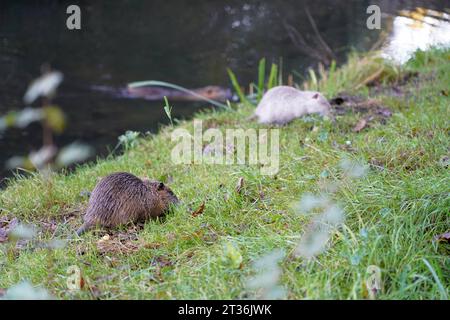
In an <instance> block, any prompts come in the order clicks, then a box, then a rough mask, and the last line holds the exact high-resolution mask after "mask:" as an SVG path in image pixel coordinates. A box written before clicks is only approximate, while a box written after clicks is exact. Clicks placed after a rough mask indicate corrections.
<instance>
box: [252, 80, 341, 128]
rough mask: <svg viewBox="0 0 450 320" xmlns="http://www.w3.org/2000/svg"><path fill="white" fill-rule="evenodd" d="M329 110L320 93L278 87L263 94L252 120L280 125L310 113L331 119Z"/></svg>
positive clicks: (326, 101)
mask: <svg viewBox="0 0 450 320" xmlns="http://www.w3.org/2000/svg"><path fill="white" fill-rule="evenodd" d="M330 109H331V106H330V104H329V103H328V100H327V99H326V98H325V97H324V96H323V95H322V94H321V93H320V92H317V91H301V90H298V89H295V88H293V87H288V86H278V87H273V88H272V89H270V90H269V91H267V92H266V93H265V94H264V96H263V98H262V99H261V101H260V102H259V104H258V106H257V107H256V110H255V113H254V114H253V116H252V118H253V119H254V118H257V119H258V122H259V123H264V124H278V125H282V124H286V123H288V122H291V121H292V120H294V119H296V118H299V117H301V116H304V115H306V114H310V113H318V114H321V115H323V116H327V117H330V118H333V116H332V115H331V112H330Z"/></svg>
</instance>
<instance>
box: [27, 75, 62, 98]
mask: <svg viewBox="0 0 450 320" xmlns="http://www.w3.org/2000/svg"><path fill="white" fill-rule="evenodd" d="M62 80H63V74H62V73H61V72H58V71H52V72H48V73H46V74H44V75H42V76H41V77H39V78H37V79H36V80H34V81H33V82H32V83H31V84H30V86H29V87H28V89H27V92H26V93H25V96H24V97H23V100H24V101H25V103H26V104H30V103H33V102H34V101H35V100H36V99H37V98H39V97H47V98H50V97H51V96H52V95H53V94H54V93H55V90H56V88H57V87H58V86H59V84H60V83H61V82H62Z"/></svg>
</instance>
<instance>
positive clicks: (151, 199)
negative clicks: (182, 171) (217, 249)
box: [77, 172, 178, 235]
mask: <svg viewBox="0 0 450 320" xmlns="http://www.w3.org/2000/svg"><path fill="white" fill-rule="evenodd" d="M177 202H178V199H177V197H176V196H175V195H174V193H173V192H172V190H170V189H169V188H168V187H167V186H166V185H165V184H164V183H162V182H159V181H152V180H149V179H142V180H141V179H140V178H138V177H136V176H134V175H132V174H130V173H126V172H118V173H113V174H111V175H109V176H107V177H104V178H102V179H101V180H100V181H99V182H98V183H97V185H96V186H95V188H94V190H93V191H92V194H91V196H90V199H89V205H88V208H87V210H86V214H85V216H84V224H83V225H82V226H81V228H80V229H78V231H77V234H78V235H80V234H82V233H84V232H85V231H87V230H89V229H90V228H91V227H94V226H97V225H98V226H102V227H107V228H110V227H115V226H118V225H121V224H126V223H129V222H138V221H145V220H147V219H149V218H155V217H159V216H162V215H163V214H164V213H165V212H166V211H167V209H168V208H169V205H170V204H176V203H177Z"/></svg>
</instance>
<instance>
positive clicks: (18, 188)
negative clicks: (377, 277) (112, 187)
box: [0, 51, 450, 299]
mask: <svg viewBox="0 0 450 320" xmlns="http://www.w3.org/2000/svg"><path fill="white" fill-rule="evenodd" d="M305 87H307V88H310V89H319V90H321V91H322V92H323V93H324V94H325V95H326V96H327V97H328V98H331V97H334V96H335V95H336V94H338V93H339V92H342V91H346V92H348V93H349V94H352V95H354V94H358V95H361V96H362V97H370V98H376V99H377V101H378V103H379V104H381V105H382V106H383V107H384V108H387V109H388V110H390V113H392V116H389V117H382V116H381V118H380V117H379V115H374V120H372V121H369V122H368V124H367V125H365V127H364V128H362V129H361V130H353V129H354V127H355V124H356V123H358V121H359V120H360V119H361V118H362V117H366V116H367V114H365V113H360V112H351V111H350V110H347V111H346V110H344V111H345V112H341V114H340V115H338V116H337V118H336V122H335V123H333V122H330V121H323V120H321V119H320V118H319V117H307V118H306V119H299V120H297V121H295V122H293V123H291V124H289V125H288V126H285V127H282V128H280V170H279V172H278V174H277V175H276V176H264V175H261V173H260V170H259V168H258V167H257V166H253V167H252V166H239V165H232V166H228V165H227V166H226V165H206V164H202V165H175V164H173V163H172V161H171V158H170V155H171V150H172V147H173V146H174V143H172V142H171V132H172V130H173V128H172V127H164V128H162V129H161V131H160V133H159V134H157V135H151V136H146V137H144V138H142V139H140V140H139V141H138V143H137V145H136V146H133V147H130V148H129V149H128V150H126V151H125V153H124V154H123V155H121V156H119V157H115V158H110V159H103V160H98V161H97V162H96V163H95V164H91V165H85V166H81V167H79V168H78V169H77V170H76V172H75V173H70V174H64V173H63V174H58V175H55V176H53V177H52V178H51V179H50V180H45V179H43V178H42V177H40V176H38V175H35V176H32V177H28V178H20V177H18V178H17V179H15V180H14V181H11V182H10V183H9V186H8V188H7V189H5V190H2V191H1V192H0V210H1V215H0V216H1V217H3V218H4V219H12V218H14V217H17V218H18V219H20V220H21V221H23V222H26V223H31V224H34V225H36V226H38V228H39V230H40V232H39V233H38V235H37V237H36V239H35V240H34V241H31V242H29V243H28V244H26V245H24V246H19V247H18V248H13V247H12V245H11V243H4V244H2V247H3V250H2V251H0V288H9V287H11V286H13V285H14V284H16V283H18V282H20V281H21V280H24V279H27V280H28V281H30V282H31V283H32V284H33V285H35V286H42V287H44V288H46V289H47V290H48V291H49V292H50V293H51V294H52V295H54V296H55V297H58V298H65V299H67V298H86V299H92V298H101V299H112V298H125V299H129V298H133V299H134V298H148V299H168V298H174V299H234V298H246V297H254V296H255V294H257V293H255V292H254V291H252V290H250V289H248V288H246V286H245V283H246V279H248V277H251V276H252V275H254V274H255V270H254V268H253V267H252V262H253V261H255V260H257V259H258V258H259V257H260V256H262V255H264V254H267V253H269V252H271V251H272V250H274V249H283V250H284V251H285V252H286V256H285V258H284V259H282V261H281V262H280V264H279V265H280V268H281V271H282V273H281V277H280V284H281V285H283V286H284V287H285V289H286V292H287V295H286V298H288V299H317V298H325V299H329V298H337V299H362V298H367V296H368V294H367V290H366V289H365V281H366V278H367V273H366V270H367V267H368V266H369V265H376V266H378V267H379V268H380V269H381V276H382V282H383V290H382V292H381V293H379V294H378V295H377V297H378V298H380V299H446V298H448V296H449V282H450V281H449V280H450V262H449V259H448V252H449V245H448V243H444V242H436V241H434V240H433V239H434V237H435V236H437V235H439V234H442V233H444V232H446V231H448V230H449V228H450V215H449V211H450V210H449V209H450V201H449V191H450V190H449V185H450V179H449V173H448V156H450V155H449V152H450V151H449V150H450V149H449V148H450V144H449V131H448V130H449V128H448V125H449V123H448V119H449V114H450V113H449V111H450V110H449V109H450V108H449V105H450V98H449V97H448V93H449V92H448V90H449V88H450V51H433V52H430V53H420V54H418V55H417V57H416V58H415V60H414V61H413V62H411V63H410V64H408V65H407V66H406V67H404V68H402V69H398V68H393V67H390V66H387V65H385V64H384V62H382V61H381V60H380V59H378V58H376V57H375V56H372V55H366V56H364V57H358V56H354V57H352V58H350V60H349V62H348V64H347V65H345V66H342V67H341V68H338V69H336V70H331V71H330V72H322V73H321V75H317V76H316V77H313V79H311V80H310V81H308V84H307V85H305ZM175 107H176V106H175ZM356 111H363V110H362V109H361V110H358V109H356ZM251 112H252V107H250V106H236V108H235V111H233V112H231V111H208V112H204V113H200V114H198V115H197V117H196V118H198V119H203V120H204V122H203V128H204V130H205V129H207V128H208V127H216V128H219V129H221V130H225V129H226V128H262V126H259V125H257V124H256V123H254V122H249V121H246V120H245V119H246V118H247V117H248V116H249V115H250V114H251ZM369 113H370V111H369ZM368 120H369V118H368ZM176 126H178V127H185V128H188V129H192V126H193V125H192V122H190V121H186V122H181V123H178V124H176ZM356 131H358V132H356ZM445 157H447V158H445ZM344 158H349V159H352V160H357V161H360V162H364V163H367V164H368V165H369V170H368V173H367V175H366V176H364V177H362V178H360V179H356V180H352V181H348V180H345V179H342V172H341V170H340V168H339V163H340V161H341V160H342V159H344ZM115 171H128V172H131V173H133V174H136V175H138V176H149V177H152V178H155V179H162V180H164V181H167V182H168V184H169V185H170V187H171V188H172V189H173V190H174V192H175V193H176V194H177V196H178V197H179V198H180V199H181V200H182V201H183V203H182V204H181V205H180V206H178V207H177V208H175V210H174V212H173V213H171V214H170V215H168V216H167V218H166V219H164V220H163V221H150V222H148V223H146V224H145V226H144V227H143V229H142V230H139V231H137V232H134V231H133V230H130V229H128V230H127V229H126V228H123V229H121V230H118V231H116V232H115V233H113V234H112V235H111V237H112V238H110V240H111V241H110V240H107V239H104V241H100V243H99V239H101V238H102V236H104V235H105V234H106V233H105V232H104V231H101V230H99V231H96V232H90V233H87V234H86V235H84V236H83V237H82V238H79V239H78V238H77V239H73V240H71V241H70V242H68V243H67V244H66V245H65V246H64V247H63V248H56V249H48V248H40V246H39V245H38V244H37V243H38V242H39V241H41V242H42V241H48V240H50V239H59V238H67V237H68V236H69V235H70V234H71V233H72V232H73V231H74V230H75V229H76V228H77V227H78V226H79V225H80V224H81V217H82V212H83V209H84V208H85V207H86V204H87V201H88V199H87V198H86V197H85V196H83V192H84V191H86V190H92V188H93V187H94V185H95V184H96V182H97V179H98V177H102V176H105V175H107V174H109V173H111V172H115ZM240 178H243V181H244V183H243V185H242V188H241V191H240V192H237V191H236V184H237V183H238V181H239V180H240ZM335 181H341V184H342V186H341V188H340V189H339V190H338V191H337V192H336V193H335V194H333V195H332V197H333V198H334V199H335V201H338V202H339V203H340V204H341V206H342V207H343V208H344V210H345V224H344V225H343V226H342V227H340V228H339V229H338V230H336V231H335V232H334V233H333V235H332V237H331V239H330V241H329V243H328V247H327V250H326V251H325V252H323V253H321V254H320V255H318V256H317V257H316V258H315V259H313V260H311V261H305V260H303V259H301V258H296V257H294V255H293V254H292V253H293V251H294V250H295V248H296V246H297V243H298V242H299V240H300V238H301V236H302V234H303V233H304V232H305V230H306V226H307V225H308V223H309V221H310V220H311V216H308V215H304V214H301V213H299V212H298V209H296V207H295V204H296V203H297V202H298V201H299V199H300V198H301V196H302V195H303V194H305V193H317V192H320V190H321V189H322V188H323V186H324V185H329V184H330V183H332V182H335ZM202 203H204V210H203V212H201V213H200V214H198V215H196V216H193V215H192V212H194V211H195V210H196V209H197V208H199V207H200V206H201V204H202ZM112 240H114V241H116V242H114V241H112ZM108 246H110V247H108ZM230 246H231V247H232V248H234V249H233V250H231V249H230ZM226 248H228V249H226ZM227 250H228V251H227ZM230 250H231V252H230ZM239 256H241V257H242V263H240V261H239ZM236 257H237V258H236ZM236 261H238V263H237V264H236V263H235V262H236ZM72 265H75V266H78V267H79V268H80V269H81V271H82V274H83V277H84V279H85V283H86V285H85V286H84V288H83V290H81V291H75V292H72V291H70V290H69V289H68V288H67V284H66V283H67V276H68V274H67V270H68V268H69V267H70V266H72Z"/></svg>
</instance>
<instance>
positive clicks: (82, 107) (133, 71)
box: [0, 0, 450, 178]
mask: <svg viewBox="0 0 450 320" xmlns="http://www.w3.org/2000/svg"><path fill="white" fill-rule="evenodd" d="M74 3H77V2H76V1H37V0H35V1H31V0H30V1H17V0H2V1H1V3H0V75H1V77H0V115H1V114H4V113H6V112H7V111H8V110H11V109H21V108H23V107H24V105H23V102H22V97H23V94H24V92H25V90H26V87H27V85H28V84H29V82H30V81H31V80H32V79H33V78H35V77H37V76H38V75H39V73H40V68H41V66H42V64H43V63H49V64H50V65H51V66H52V67H53V68H55V69H57V70H60V71H61V72H63V73H64V75H65V80H64V82H63V85H62V86H61V87H60V90H59V94H58V97H57V98H56V100H55V103H57V104H58V105H59V106H60V107H61V108H62V109H63V110H64V111H65V113H66V115H67V119H68V127H67V128H66V130H65V131H64V133H63V134H62V135H60V136H58V137H57V138H56V142H57V144H58V145H59V146H62V145H66V144H68V143H70V142H72V141H75V140H77V141H83V142H87V143H89V144H90V145H92V146H93V147H94V148H95V150H96V153H97V155H105V154H106V153H107V151H108V147H109V148H110V149H111V148H113V147H114V146H115V144H116V143H117V137H118V136H119V135H121V134H123V133H124V132H125V131H126V130H136V131H141V132H146V131H151V132H155V131H157V130H158V127H159V125H160V124H164V123H168V119H167V117H166V115H165V113H164V111H163V108H162V103H161V102H149V101H145V100H139V99H121V98H118V97H115V96H114V95H109V94H106V93H102V92H98V91H95V90H93V88H95V86H109V87H111V88H121V87H124V86H125V85H126V84H127V83H129V82H133V81H140V80H161V81H167V82H172V83H176V84H179V85H182V86H185V87H188V88H196V87H203V86H206V85H220V86H224V87H230V83H229V80H228V76H227V73H226V67H230V68H231V69H232V70H233V71H234V72H235V73H236V74H237V75H238V78H239V81H240V82H241V83H242V84H245V83H248V82H250V81H254V80H256V79H255V78H256V70H257V63H258V60H259V59H260V58H262V57H266V58H267V59H268V60H269V61H273V62H278V61H279V59H280V58H282V61H283V69H284V72H285V78H286V77H287V73H288V71H289V72H290V71H295V73H294V80H295V81H298V82H301V77H302V76H303V75H304V74H305V72H306V69H307V68H308V67H310V66H313V67H314V66H316V65H317V60H316V59H314V57H312V56H309V55H307V54H305V53H304V52H302V51H300V50H299V49H298V48H297V47H296V46H295V45H294V44H293V42H292V41H291V38H290V37H289V36H288V35H287V33H286V31H285V27H284V23H283V21H286V22H288V23H289V24H290V25H292V26H294V27H295V28H296V29H297V30H299V32H300V33H301V34H302V35H304V36H305V39H306V41H307V42H311V41H312V40H313V38H314V35H313V32H312V29H311V25H310V23H309V21H308V19H307V18H306V15H305V12H304V6H305V4H306V3H308V8H309V11H310V12H311V15H312V16H313V17H314V19H315V22H316V24H317V26H318V29H319V31H320V33H321V35H322V37H323V38H324V39H325V40H326V42H327V43H328V45H329V46H330V47H331V49H332V50H333V52H334V54H335V55H336V56H337V59H338V61H339V62H343V61H344V60H345V57H346V54H347V53H348V52H349V50H351V49H352V48H356V49H357V50H367V49H370V48H371V46H372V45H373V44H374V43H375V42H376V40H377V39H378V37H379V34H380V31H379V30H368V29H367V28H366V19H367V17H368V15H367V14H366V8H367V7H368V5H370V4H374V3H375V4H378V5H379V6H380V7H381V9H382V12H383V13H384V15H383V20H382V21H383V22H382V28H383V30H384V31H389V30H390V28H391V26H392V20H393V17H395V15H396V14H397V12H398V11H399V10H401V9H413V8H415V7H416V6H422V7H426V8H430V9H435V10H439V11H444V10H445V8H449V7H450V5H449V1H448V0H447V1H430V0H425V1H401V0H398V1H396V0H392V1H391V0H384V1H365V0H358V1H355V0H353V1H348V0H340V1H336V0H323V1H315V2H311V1H299V0H296V1H283V2H281V1H248V2H247V1H240V0H239V1H238V0H236V1H201V2H200V1H198V2H196V3H195V4H192V3H193V2H190V1H138V0H135V1H96V2H95V3H89V4H88V3H87V1H78V4H79V5H80V7H81V10H82V30H80V31H69V30H68V29H67V28H66V24H65V23H66V18H67V14H66V8H67V6H68V5H69V4H74ZM172 104H173V106H174V110H173V115H174V117H176V118H188V117H190V116H191V115H192V114H193V112H195V111H196V110H199V109H200V108H204V107H205V104H204V103H183V102H174V103H172ZM41 139H42V137H41V129H40V126H39V125H37V124H33V125H30V126H29V127H28V128H27V129H26V130H15V129H11V130H8V131H7V132H6V133H5V134H4V135H3V136H1V137H0V168H2V167H3V165H4V163H5V161H6V160H7V159H8V158H10V157H12V156H14V155H25V154H27V153H28V152H29V151H30V150H32V149H37V148H39V146H40V145H41ZM0 171H1V172H0V178H2V177H4V176H6V175H7V172H6V171H5V170H2V169H0Z"/></svg>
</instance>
